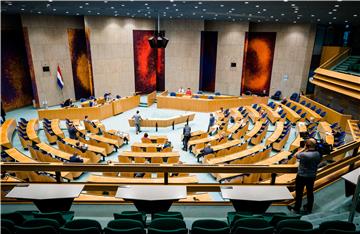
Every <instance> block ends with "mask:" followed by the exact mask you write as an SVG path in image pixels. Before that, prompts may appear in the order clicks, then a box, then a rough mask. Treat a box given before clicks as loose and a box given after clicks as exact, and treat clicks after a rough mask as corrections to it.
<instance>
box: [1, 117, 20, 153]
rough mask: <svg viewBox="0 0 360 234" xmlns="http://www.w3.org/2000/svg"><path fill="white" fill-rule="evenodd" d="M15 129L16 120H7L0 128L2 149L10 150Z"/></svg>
mask: <svg viewBox="0 0 360 234" xmlns="http://www.w3.org/2000/svg"><path fill="white" fill-rule="evenodd" d="M15 129H16V120H15V119H7V120H5V122H4V123H3V124H2V125H1V127H0V137H1V138H0V142H1V147H4V148H8V149H9V148H12V147H13V146H12V143H11V140H12V136H13V134H14V132H15Z"/></svg>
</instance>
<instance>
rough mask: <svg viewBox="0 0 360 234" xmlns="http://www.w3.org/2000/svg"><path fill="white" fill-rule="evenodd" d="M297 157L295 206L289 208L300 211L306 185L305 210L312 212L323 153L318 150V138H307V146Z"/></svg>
mask: <svg viewBox="0 0 360 234" xmlns="http://www.w3.org/2000/svg"><path fill="white" fill-rule="evenodd" d="M295 157H296V158H297V159H298V160H299V167H298V172H297V176H296V179H295V192H296V198H295V206H294V207H291V206H289V207H288V208H289V210H292V211H294V212H295V213H299V212H300V208H301V203H302V196H303V192H304V187H306V194H307V204H306V205H305V206H304V209H305V212H307V213H311V212H312V208H313V204H314V183H315V179H316V172H317V168H318V165H319V163H320V162H321V154H320V153H319V152H318V151H317V150H316V140H315V139H313V138H310V139H308V140H306V143H305V147H304V148H303V149H301V150H299V151H298V152H297V153H296V154H295Z"/></svg>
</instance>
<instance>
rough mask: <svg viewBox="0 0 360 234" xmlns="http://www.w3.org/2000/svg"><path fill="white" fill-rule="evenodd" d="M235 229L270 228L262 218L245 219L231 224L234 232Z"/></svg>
mask: <svg viewBox="0 0 360 234" xmlns="http://www.w3.org/2000/svg"><path fill="white" fill-rule="evenodd" d="M237 227H246V228H267V227H270V224H269V223H268V222H267V221H266V220H265V219H262V218H245V219H238V220H236V221H234V222H233V229H234V230H236V228H237Z"/></svg>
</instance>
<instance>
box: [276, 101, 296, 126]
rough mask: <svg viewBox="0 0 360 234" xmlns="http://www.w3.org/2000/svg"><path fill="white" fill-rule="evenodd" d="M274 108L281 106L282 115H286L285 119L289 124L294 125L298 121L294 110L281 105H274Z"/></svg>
mask: <svg viewBox="0 0 360 234" xmlns="http://www.w3.org/2000/svg"><path fill="white" fill-rule="evenodd" d="M275 105H276V107H278V106H281V108H282V109H283V110H284V113H286V118H287V119H288V120H289V121H290V122H291V123H296V122H297V121H298V120H300V115H298V114H297V113H296V112H295V111H294V110H292V109H291V108H290V107H287V106H286V105H283V104H281V103H275Z"/></svg>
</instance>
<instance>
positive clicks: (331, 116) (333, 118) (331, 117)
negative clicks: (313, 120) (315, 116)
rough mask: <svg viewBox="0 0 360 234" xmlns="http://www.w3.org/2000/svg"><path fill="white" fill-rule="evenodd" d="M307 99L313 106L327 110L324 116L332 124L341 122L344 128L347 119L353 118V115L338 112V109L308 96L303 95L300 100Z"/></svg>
mask: <svg viewBox="0 0 360 234" xmlns="http://www.w3.org/2000/svg"><path fill="white" fill-rule="evenodd" d="M302 101H305V102H306V103H311V105H312V106H316V108H317V109H318V108H320V109H321V110H323V111H325V112H326V115H325V117H324V118H323V119H324V120H325V121H327V122H328V123H330V124H333V123H339V125H340V127H341V128H342V129H346V125H347V120H348V119H351V115H345V114H341V113H339V112H337V111H336V110H333V109H331V108H330V107H327V106H325V105H323V104H321V103H319V102H316V101H314V100H312V99H310V98H308V97H306V96H303V95H301V96H300V100H299V102H302Z"/></svg>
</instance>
